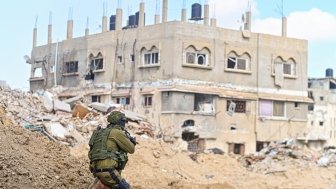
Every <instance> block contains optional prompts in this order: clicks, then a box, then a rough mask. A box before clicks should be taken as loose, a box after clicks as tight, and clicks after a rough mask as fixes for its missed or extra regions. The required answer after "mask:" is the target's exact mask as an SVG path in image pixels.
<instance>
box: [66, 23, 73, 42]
mask: <svg viewBox="0 0 336 189" xmlns="http://www.w3.org/2000/svg"><path fill="white" fill-rule="evenodd" d="M72 37H73V20H68V26H67V39H72Z"/></svg>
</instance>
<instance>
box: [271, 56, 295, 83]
mask: <svg viewBox="0 0 336 189" xmlns="http://www.w3.org/2000/svg"><path fill="white" fill-rule="evenodd" d="M276 64H281V67H282V73H283V75H284V77H287V78H296V77H297V74H296V72H297V70H296V62H295V60H294V59H293V58H290V59H288V60H287V61H284V60H283V59H282V58H281V57H279V56H278V57H277V58H276V59H275V60H274V62H273V72H272V74H273V75H275V67H276ZM286 66H290V68H289V69H288V68H286ZM288 71H289V72H290V73H288Z"/></svg>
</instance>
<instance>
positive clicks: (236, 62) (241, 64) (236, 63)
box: [227, 57, 248, 70]
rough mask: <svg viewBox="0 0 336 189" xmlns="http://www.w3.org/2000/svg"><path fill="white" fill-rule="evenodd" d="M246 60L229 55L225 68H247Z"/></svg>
mask: <svg viewBox="0 0 336 189" xmlns="http://www.w3.org/2000/svg"><path fill="white" fill-rule="evenodd" d="M247 66H248V60H246V59H243V58H237V57H229V58H228V64H227V68H230V69H236V70H247Z"/></svg>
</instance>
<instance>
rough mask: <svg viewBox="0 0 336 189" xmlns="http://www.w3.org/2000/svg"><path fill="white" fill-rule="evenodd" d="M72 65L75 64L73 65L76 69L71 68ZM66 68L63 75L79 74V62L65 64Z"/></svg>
mask: <svg viewBox="0 0 336 189" xmlns="http://www.w3.org/2000/svg"><path fill="white" fill-rule="evenodd" d="M72 64H74V65H73V66H74V67H73V66H71V65H72ZM64 67H65V69H64V70H63V74H76V73H78V61H77V60H73V61H66V62H64ZM71 70H75V71H71Z"/></svg>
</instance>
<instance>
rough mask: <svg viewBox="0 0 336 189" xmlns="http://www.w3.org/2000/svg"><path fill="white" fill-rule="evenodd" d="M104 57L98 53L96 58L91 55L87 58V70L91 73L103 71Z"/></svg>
mask: <svg viewBox="0 0 336 189" xmlns="http://www.w3.org/2000/svg"><path fill="white" fill-rule="evenodd" d="M104 62H105V61H104V57H103V55H102V54H101V53H98V55H97V56H93V55H92V54H91V55H90V56H89V68H90V70H92V71H93V72H101V71H104V67H105V63H104Z"/></svg>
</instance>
